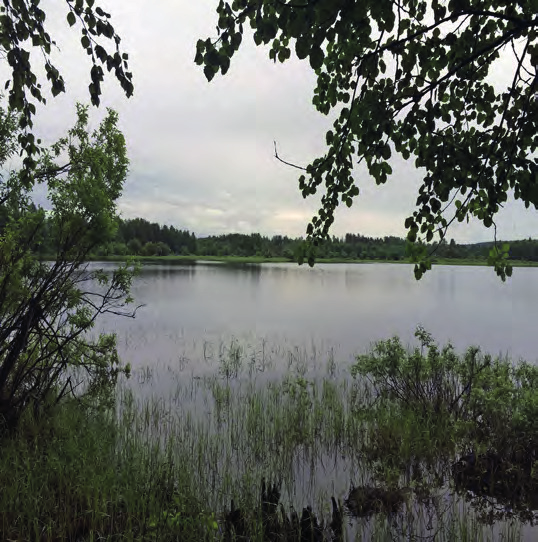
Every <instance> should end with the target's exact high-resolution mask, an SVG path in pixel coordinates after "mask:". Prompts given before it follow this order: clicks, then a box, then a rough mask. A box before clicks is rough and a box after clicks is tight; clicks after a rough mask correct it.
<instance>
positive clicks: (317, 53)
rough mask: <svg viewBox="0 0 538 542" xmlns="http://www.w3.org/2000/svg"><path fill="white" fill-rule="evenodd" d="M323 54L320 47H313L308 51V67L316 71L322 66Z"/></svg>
mask: <svg viewBox="0 0 538 542" xmlns="http://www.w3.org/2000/svg"><path fill="white" fill-rule="evenodd" d="M324 58H325V54H324V53H323V51H322V49H321V47H314V48H313V49H312V50H311V51H310V66H311V67H312V69H313V70H318V69H319V68H321V66H323V59H324Z"/></svg>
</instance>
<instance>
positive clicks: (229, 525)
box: [0, 328, 538, 541]
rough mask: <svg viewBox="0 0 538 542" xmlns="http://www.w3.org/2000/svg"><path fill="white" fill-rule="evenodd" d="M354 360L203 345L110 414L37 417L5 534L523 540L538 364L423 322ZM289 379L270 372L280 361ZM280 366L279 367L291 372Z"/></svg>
mask: <svg viewBox="0 0 538 542" xmlns="http://www.w3.org/2000/svg"><path fill="white" fill-rule="evenodd" d="M417 338H418V341H419V345H418V346H417V347H416V348H414V349H413V348H411V349H408V348H406V347H404V346H403V345H402V343H401V342H400V340H399V339H398V338H393V339H389V340H386V341H380V342H378V343H376V345H375V346H374V347H373V348H372V350H371V351H369V352H367V353H365V354H363V355H361V356H359V357H358V358H357V360H356V362H355V363H354V364H353V365H352V366H351V367H343V366H341V365H339V364H338V362H337V361H338V360H335V359H334V358H333V357H332V355H331V353H330V352H328V353H326V354H323V353H318V354H317V357H316V358H314V357H312V356H311V355H310V354H309V353H308V351H307V350H306V349H304V350H301V349H299V348H296V349H290V350H286V349H280V350H278V349H272V350H271V349H270V348H269V347H267V348H266V349H252V348H250V347H249V346H248V345H246V344H243V343H241V342H240V341H237V340H236V341H232V342H230V343H224V344H208V343H204V344H201V345H200V348H199V354H200V360H198V361H199V362H201V361H202V360H203V362H204V363H206V364H208V365H210V366H211V367H212V368H213V369H214V370H213V371H212V372H208V373H207V374H206V375H205V376H196V375H194V374H192V373H191V374H190V375H189V371H186V370H181V369H182V368H183V369H185V366H186V365H188V363H189V362H190V361H192V360H184V362H185V363H184V365H183V366H177V367H175V368H174V367H170V368H169V370H168V375H167V378H168V379H169V380H171V381H173V383H174V384H173V386H172V387H171V388H170V389H171V390H173V391H172V393H170V394H169V396H167V397H163V396H152V394H151V393H145V394H144V393H136V392H135V391H133V390H135V389H143V388H145V389H146V391H147V389H148V388H149V389H151V386H152V380H153V373H152V371H151V369H150V368H148V369H146V370H141V369H138V370H134V371H133V374H132V376H131V377H130V379H123V380H121V381H120V383H119V385H118V388H117V390H116V393H115V406H114V407H113V408H104V407H102V406H100V405H99V404H92V403H86V404H82V403H80V402H77V401H70V402H67V403H64V404H63V405H62V406H61V407H60V406H59V407H58V408H57V411H56V412H55V415H54V416H52V417H50V418H48V419H47V420H46V421H45V420H36V419H33V418H32V417H31V416H30V413H28V414H27V416H26V419H25V420H24V423H23V424H22V425H21V427H20V429H19V431H18V432H17V433H16V434H15V435H13V436H12V437H11V438H10V439H9V440H8V441H7V442H6V443H5V445H4V446H3V453H2V460H1V462H0V481H1V484H2V487H3V488H4V491H2V493H1V496H0V500H1V502H0V508H1V509H2V510H3V515H2V523H1V524H0V527H1V538H2V539H5V540H8V539H9V540H66V539H67V540H215V539H216V540H253V541H254V540H259V541H263V540H301V541H302V540H404V539H405V540H501V539H503V540H520V539H522V537H523V535H524V534H525V532H526V531H527V530H528V529H529V528H530V527H529V526H530V525H532V524H533V522H534V518H535V509H536V508H538V503H536V502H535V501H536V499H535V497H534V496H535V495H536V488H537V484H538V473H537V471H536V465H535V461H536V457H535V449H536V444H537V442H536V439H538V431H537V429H538V428H537V427H536V423H538V422H536V420H537V419H538V416H537V414H538V403H537V401H536V399H535V396H536V395H535V389H536V383H537V382H538V370H537V369H536V368H535V367H533V366H530V365H527V364H524V363H520V364H516V365H513V364H512V363H511V362H510V361H509V360H508V359H493V358H491V357H489V356H487V355H482V354H481V353H480V351H479V350H478V349H477V348H469V349H468V350H467V351H466V352H465V353H463V354H458V353H457V352H456V351H455V350H454V349H453V348H452V347H451V346H450V345H445V346H443V347H440V346H438V345H437V344H436V343H435V342H434V340H433V338H432V337H431V336H430V335H429V334H428V333H427V332H426V331H425V330H423V329H421V328H418V329H417ZM277 365H278V367H279V370H275V369H276V367H277ZM283 365H284V366H285V370H284V371H283V370H281V367H282V366H283Z"/></svg>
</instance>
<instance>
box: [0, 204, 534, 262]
mask: <svg viewBox="0 0 538 542" xmlns="http://www.w3.org/2000/svg"><path fill="white" fill-rule="evenodd" d="M5 218H6V217H2V213H1V212H0V231H1V229H2V222H3V219H4V220H5ZM302 241H303V239H302V238H291V237H288V236H285V235H273V236H272V237H268V236H264V235H261V234H259V233H252V234H241V233H229V234H225V235H210V236H206V237H197V236H196V235H195V234H194V233H192V232H189V231H188V230H182V229H178V228H175V227H174V226H167V225H160V224H158V223H156V222H149V221H148V220H145V219H144V218H134V219H127V220H123V219H118V229H117V233H116V238H115V240H114V241H113V242H111V243H108V244H107V245H106V246H103V247H101V248H100V249H99V251H98V253H96V254H93V255H92V257H94V258H99V257H111V256H127V255H133V256H170V255H178V256H219V257H225V256H239V257H248V256H257V257H261V258H283V259H287V260H290V261H293V260H296V259H297V255H298V251H299V247H300V246H301V243H302ZM509 244H510V256H509V257H510V259H513V260H525V261H538V240H532V239H527V240H521V241H510V243H509ZM405 246H406V242H405V239H403V238H399V237H394V236H385V237H367V236H365V235H360V234H352V233H348V234H346V235H345V236H344V237H331V238H330V239H328V240H327V241H325V242H324V243H323V244H322V245H321V246H319V247H318V253H317V257H318V258H320V259H344V260H346V259H350V260H391V261H399V260H404V259H405V258H406V251H405ZM434 246H436V245H432V248H434ZM491 246H492V243H491V242H490V243H474V244H458V243H456V242H455V241H454V240H453V239H451V240H450V241H444V242H442V243H441V244H440V245H439V246H437V248H436V251H435V257H436V258H448V259H452V258H453V259H469V260H484V259H486V258H487V255H488V252H489V250H490V248H491ZM35 248H36V250H37V251H38V252H40V253H42V254H43V255H44V256H48V255H52V254H54V252H55V248H54V239H53V234H52V232H51V235H49V236H48V237H47V236H46V235H45V237H44V238H43V239H42V240H41V242H40V243H39V246H36V247H35Z"/></svg>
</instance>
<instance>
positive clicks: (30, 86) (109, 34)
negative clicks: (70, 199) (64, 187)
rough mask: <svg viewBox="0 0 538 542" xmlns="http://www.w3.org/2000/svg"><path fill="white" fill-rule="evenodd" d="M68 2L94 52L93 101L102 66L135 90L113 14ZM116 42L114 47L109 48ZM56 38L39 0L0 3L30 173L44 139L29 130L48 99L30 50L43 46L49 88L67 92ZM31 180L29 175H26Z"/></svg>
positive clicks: (2, 43) (90, 1) (10, 87)
mask: <svg viewBox="0 0 538 542" xmlns="http://www.w3.org/2000/svg"><path fill="white" fill-rule="evenodd" d="M65 1H66V4H67V8H68V12H67V23H68V25H69V26H79V27H80V32H81V38H80V43H81V45H82V48H83V49H84V50H85V51H86V53H87V54H88V56H90V58H91V69H90V78H91V82H90V84H89V87H88V90H89V93H90V98H91V102H92V104H94V105H99V102H100V95H101V83H102V81H103V80H104V69H103V68H106V70H107V71H108V72H111V71H113V72H114V76H115V77H116V79H117V80H118V82H119V84H120V86H121V88H122V89H123V91H124V92H125V94H126V95H127V96H131V95H132V93H133V88H134V87H133V83H132V73H131V72H130V71H129V65H128V58H129V57H128V54H127V53H123V52H122V51H121V49H120V42H121V39H120V37H119V36H118V34H117V33H116V31H115V30H114V27H113V26H112V24H111V22H110V14H109V13H108V12H106V11H105V10H103V9H102V8H101V7H100V6H98V5H95V0H65ZM107 40H109V41H112V42H113V50H112V51H111V50H110V49H108V48H107ZM55 47H56V42H55V41H54V39H53V38H52V37H51V35H50V34H49V32H48V30H47V13H46V11H45V10H44V9H42V7H41V6H40V1H39V0H17V1H9V0H4V1H3V3H2V5H0V55H1V56H2V57H3V58H4V59H5V61H6V62H7V64H8V65H9V69H10V71H11V75H10V77H9V78H8V79H7V80H6V82H5V90H6V91H7V97H8V102H9V107H10V109H11V110H12V111H15V112H17V113H18V115H19V116H18V123H19V127H20V128H21V130H20V131H19V133H18V144H19V146H20V149H21V151H22V152H24V153H25V155H26V156H25V157H24V169H25V170H26V174H27V176H28V175H29V174H30V172H31V171H32V170H33V169H34V168H35V166H36V158H35V155H38V154H39V152H40V143H41V142H40V141H38V140H36V138H35V136H34V135H33V134H32V132H31V128H32V127H33V116H34V115H35V112H36V103H43V104H45V103H46V97H45V93H44V90H43V87H42V84H41V83H40V82H39V81H38V77H37V75H36V72H35V69H34V66H33V64H32V55H31V52H32V51H39V52H40V56H41V58H42V59H43V68H44V70H45V73H46V76H47V80H48V82H49V85H50V92H51V93H52V95H53V96H57V95H58V94H60V93H61V92H65V80H64V78H63V76H62V74H61V73H60V71H59V70H58V68H57V67H56V66H55V64H54V63H53V62H52V53H53V49H54V48H55ZM33 100H35V101H33ZM27 182H28V183H29V182H30V180H29V179H28V180H27Z"/></svg>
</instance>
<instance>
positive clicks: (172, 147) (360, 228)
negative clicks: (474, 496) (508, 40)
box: [0, 0, 538, 242]
mask: <svg viewBox="0 0 538 542" xmlns="http://www.w3.org/2000/svg"><path fill="white" fill-rule="evenodd" d="M217 3H218V0H196V1H192V0H160V1H159V2H147V1H142V0H129V2H113V1H111V0H108V1H106V2H101V3H100V5H102V7H103V8H104V9H106V10H108V11H109V12H110V13H111V14H112V19H111V22H112V24H113V26H114V27H115V29H116V31H117V32H118V34H119V35H120V36H121V37H122V46H123V49H124V50H125V51H127V52H128V53H129V56H130V69H131V71H132V72H133V73H134V85H135V93H134V96H133V97H132V98H130V99H127V98H125V96H124V95H123V94H122V91H121V89H120V88H119V85H118V84H117V83H116V81H115V80H114V78H113V77H108V79H107V81H106V82H105V84H104V86H103V96H102V104H101V107H100V108H99V109H95V108H92V109H93V111H92V113H91V118H92V119H93V121H94V123H95V124H97V123H98V122H99V120H100V118H102V116H103V115H104V107H113V108H114V109H116V110H117V111H118V112H119V115H120V128H121V129H122V131H123V133H124V135H125V137H126V141H127V148H128V153H129V158H130V160H131V166H130V172H129V176H128V180H127V182H126V184H125V189H124V194H123V196H122V198H121V200H120V203H119V208H120V211H121V214H122V216H123V217H124V218H134V217H144V218H146V219H148V220H151V221H156V222H159V223H161V224H164V223H166V224H170V225H174V226H176V227H179V228H186V229H189V230H191V231H194V232H195V233H196V234H197V235H206V234H219V233H229V232H243V233H251V232H260V233H263V234H269V235H273V234H287V235H291V236H299V235H303V234H304V231H305V228H306V225H307V222H308V220H309V219H310V218H311V216H312V215H313V214H314V213H315V212H316V210H317V207H318V205H317V204H318V201H317V200H315V199H309V200H306V201H305V200H303V198H302V196H301V194H300V192H299V188H298V183H297V178H298V172H297V170H294V169H292V168H290V167H287V166H285V165H283V164H281V163H280V162H278V161H277V160H276V159H275V158H274V151H273V141H274V140H276V141H277V143H278V149H279V154H280V155H281V157H282V158H284V159H286V160H288V161H291V162H294V163H297V164H301V165H306V164H307V163H308V162H309V161H311V160H312V159H313V158H315V157H317V156H318V155H321V154H322V153H323V151H324V140H325V132H326V130H327V129H328V127H329V126H330V124H331V121H330V119H328V118H326V117H323V116H322V115H320V114H318V113H317V112H316V111H315V110H314V108H313V106H312V104H311V100H312V95H313V88H314V85H315V78H314V75H313V73H312V70H311V69H310V67H309V65H308V63H301V62H299V61H297V60H294V59H293V58H292V59H291V60H290V61H288V62H286V63H285V64H274V63H273V62H272V61H270V60H269V58H268V56H267V49H264V48H258V47H256V46H255V45H254V43H253V41H252V40H250V39H249V40H244V42H243V46H242V48H241V51H240V52H239V53H238V54H237V55H236V57H235V58H234V59H233V61H232V66H231V68H230V71H229V72H228V74H227V75H226V76H224V77H222V76H217V77H216V78H215V79H214V80H213V81H212V82H211V83H207V81H206V79H205V77H204V75H203V71H202V69H201V68H200V67H199V66H197V65H195V64H194V61H193V58H194V54H195V45H196V41H197V39H198V38H206V37H209V36H211V37H214V36H215V25H216V17H215V14H214V12H215V9H216V6H217ZM42 6H43V8H44V9H45V10H46V11H47V13H48V16H49V32H50V33H51V35H52V37H53V39H56V41H57V43H58V45H59V47H60V52H59V53H57V54H55V59H56V61H57V65H58V67H59V68H60V70H61V71H62V73H63V75H64V77H65V79H66V86H67V93H66V94H65V95H62V96H59V97H57V98H55V99H53V98H50V99H49V103H48V105H47V106H46V107H45V108H42V109H40V111H39V114H38V118H37V120H36V131H37V132H38V133H39V134H40V135H41V136H42V137H43V138H44V139H45V140H47V141H50V142H52V141H54V140H55V139H57V138H58V137H60V136H61V135H62V134H64V133H65V131H66V130H67V129H69V128H70V127H71V126H72V124H73V121H74V118H75V105H74V104H75V102H76V101H82V102H84V103H88V102H89V94H88V92H87V87H88V84H89V69H90V67H91V66H90V63H89V59H88V57H87V55H86V54H85V52H84V51H83V50H82V49H81V47H80V41H79V39H80V35H79V30H78V29H77V31H73V29H70V28H69V27H68V25H67V23H66V21H65V17H66V15H67V11H66V10H67V7H66V5H65V3H64V2H58V1H57V0H46V1H43V2H42ZM2 69H3V70H4V71H1V72H0V73H1V74H2V75H4V73H5V67H2ZM4 79H5V77H4ZM393 170H394V174H393V176H392V178H391V179H390V181H389V182H388V183H387V185H385V186H382V187H377V186H375V184H374V183H373V181H372V180H371V179H370V178H369V177H368V175H367V174H365V173H364V171H363V170H358V171H357V175H356V180H357V183H358V185H359V187H360V189H361V195H360V196H359V198H357V199H356V202H355V204H354V206H353V207H352V208H351V209H347V208H345V206H344V207H342V208H340V209H339V211H338V213H337V219H336V222H335V224H334V226H333V230H332V231H333V233H334V234H335V235H343V234H344V233H346V232H353V233H361V234H364V235H371V236H383V235H400V236H401V235H404V233H405V231H404V227H403V222H404V220H405V218H406V217H407V216H409V215H410V214H411V213H412V210H413V205H414V202H415V200H416V193H417V187H418V185H419V182H420V179H421V172H420V171H418V170H416V169H415V168H414V165H413V162H409V163H405V162H403V161H399V162H394V164H393ZM497 224H498V236H499V237H500V238H503V239H515V238H522V237H529V236H531V237H533V238H534V237H537V233H538V214H537V213H536V212H535V211H526V210H525V209H524V207H523V205H521V204H520V203H518V202H516V203H513V202H512V203H510V204H508V205H507V206H506V208H505V209H504V210H503V211H502V213H501V215H500V216H499V218H498V221H497ZM449 237H454V238H455V239H456V240H457V241H460V242H467V241H483V240H491V239H492V238H493V231H492V230H486V229H485V228H483V227H482V226H481V225H480V224H479V223H471V224H468V225H467V224H466V225H465V226H462V225H456V227H454V228H453V229H452V231H451V232H450V233H449Z"/></svg>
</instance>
